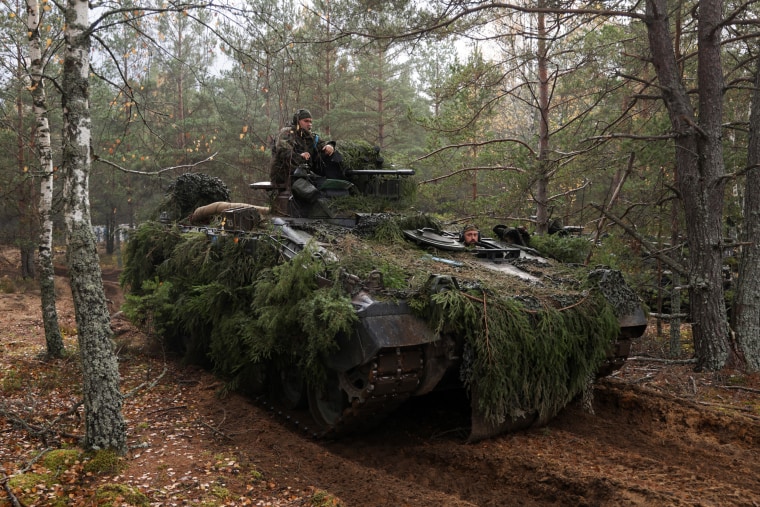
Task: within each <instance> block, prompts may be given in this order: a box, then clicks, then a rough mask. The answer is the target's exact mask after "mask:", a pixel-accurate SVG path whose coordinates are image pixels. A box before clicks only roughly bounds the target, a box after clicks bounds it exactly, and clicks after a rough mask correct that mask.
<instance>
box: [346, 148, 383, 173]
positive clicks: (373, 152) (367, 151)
mask: <svg viewBox="0 0 760 507" xmlns="http://www.w3.org/2000/svg"><path fill="white" fill-rule="evenodd" d="M337 148H338V151H339V152H340V154H341V155H343V169H345V170H352V171H358V170H363V169H382V168H383V167H384V166H386V165H388V164H387V162H386V161H385V158H384V157H383V156H382V155H380V147H379V146H373V145H371V144H370V143H368V142H365V141H341V142H340V143H338V144H337Z"/></svg>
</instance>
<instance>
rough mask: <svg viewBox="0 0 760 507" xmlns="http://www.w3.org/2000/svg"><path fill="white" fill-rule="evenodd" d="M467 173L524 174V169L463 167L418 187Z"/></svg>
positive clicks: (424, 182)
mask: <svg viewBox="0 0 760 507" xmlns="http://www.w3.org/2000/svg"><path fill="white" fill-rule="evenodd" d="M469 171H515V172H518V173H524V172H525V169H521V168H519V167H513V166H483V167H465V168H464V169H459V170H457V171H454V172H451V173H449V174H445V175H443V176H438V177H437V178H432V179H429V180H425V181H420V183H419V184H420V185H424V184H426V183H435V182H437V181H441V180H445V179H447V178H451V177H452V176H456V175H457V174H460V173H464V172H469Z"/></svg>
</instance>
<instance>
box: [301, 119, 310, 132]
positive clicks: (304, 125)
mask: <svg viewBox="0 0 760 507" xmlns="http://www.w3.org/2000/svg"><path fill="white" fill-rule="evenodd" d="M298 126H299V127H300V128H301V130H307V131H308V130H311V118H304V119H303V120H298Z"/></svg>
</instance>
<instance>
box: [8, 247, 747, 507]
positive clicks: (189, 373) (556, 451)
mask: <svg viewBox="0 0 760 507" xmlns="http://www.w3.org/2000/svg"><path fill="white" fill-rule="evenodd" d="M0 262H1V261H0ZM62 274H64V273H62ZM117 276H118V270H117V269H115V268H107V267H106V268H104V278H105V279H106V290H107V295H108V298H109V300H110V301H111V305H112V311H113V312H114V314H115V317H114V319H113V328H114V330H115V338H116V340H117V343H118V346H119V358H120V367H121V374H122V384H123V385H122V390H123V391H124V392H129V391H130V390H132V389H133V388H135V387H140V388H139V389H138V390H137V392H136V393H133V394H132V395H131V396H130V397H128V398H127V399H126V400H125V405H124V414H125V417H126V418H127V420H128V423H129V430H128V431H129V434H128V438H129V444H130V452H129V455H128V457H127V461H126V466H127V467H126V469H125V470H124V471H123V472H121V473H120V474H117V475H115V476H107V477H89V478H80V479H79V480H80V481H83V484H88V485H89V486H93V487H94V485H96V484H98V483H102V482H116V483H124V484H129V485H132V486H135V487H136V488H138V489H139V490H140V491H141V492H143V493H144V494H145V495H146V496H147V497H148V498H149V499H150V504H149V505H162V506H163V505H166V506H169V505H201V504H202V505H273V506H285V505H292V506H303V505H345V506H362V507H367V506H378V507H380V506H383V507H385V506H410V507H411V506H414V507H427V506H430V507H433V506H435V507H441V506H509V505H518V506H545V505H557V506H565V505H573V506H580V505H589V506H613V505H614V506H621V505H623V506H624V505H630V506H651V505H703V506H713V505H714V506H726V505H760V378H759V377H758V376H757V375H745V374H742V373H740V372H732V371H724V372H720V373H695V372H694V371H693V370H692V366H691V364H689V363H684V362H681V363H678V362H676V363H673V362H667V361H665V350H666V345H665V344H666V343H667V340H668V338H667V335H666V336H665V337H658V336H657V335H656V333H655V331H654V327H653V326H651V329H649V330H648V331H647V333H646V335H645V336H644V337H643V338H642V339H640V340H638V342H637V343H636V345H635V347H634V351H633V355H634V356H636V358H634V359H633V360H630V361H629V362H628V363H627V364H626V365H625V366H624V367H623V368H622V369H621V370H620V371H619V372H617V373H616V374H614V375H613V376H611V377H609V378H606V379H604V380H602V381H600V382H598V384H597V385H596V387H595V399H594V405H593V407H594V412H595V413H594V414H593V415H592V414H590V413H587V412H585V411H583V410H582V409H581V407H580V404H578V403H573V404H571V405H570V406H568V407H567V408H566V409H565V410H564V411H563V412H562V413H560V415H559V416H558V417H557V418H556V419H554V420H552V421H551V422H550V423H549V425H548V426H546V427H544V428H539V429H532V430H528V431H524V432H520V433H517V434H510V435H503V436H500V437H497V438H493V439H490V440H487V441H483V442H479V443H476V444H468V443H466V442H465V437H466V434H467V429H466V426H467V419H468V415H467V409H466V403H464V402H463V400H462V399H461V398H460V397H457V396H455V395H452V394H451V393H449V394H445V395H443V394H438V395H434V396H428V397H424V398H419V399H414V400H412V401H410V402H408V403H407V404H406V405H404V406H403V407H402V408H401V409H400V410H399V411H398V413H397V414H395V415H394V417H392V418H391V419H390V420H388V421H387V422H386V423H385V424H384V425H382V426H380V427H379V428H378V429H377V430H375V431H373V432H371V433H369V434H366V435H362V436H360V437H351V438H343V439H341V440H338V441H319V440H315V439H314V438H312V436H311V432H310V431H308V430H304V426H308V425H309V422H308V421H309V415H308V414H307V413H306V412H304V413H296V414H294V415H292V416H291V417H290V418H289V419H286V418H285V417H284V416H281V415H278V414H277V412H278V410H274V411H273V410H271V409H270V407H269V406H268V403H266V402H265V401H264V400H255V399H251V398H247V397H244V396H240V395H237V394H226V395H224V394H222V393H223V391H224V390H223V384H222V382H220V381H219V380H217V379H215V378H214V377H213V376H212V375H211V374H210V373H209V372H206V371H203V370H200V369H198V368H194V367H189V366H184V365H182V364H181V363H179V362H178V361H176V360H175V359H173V358H171V357H170V356H163V355H162V354H161V353H160V349H159V348H157V347H156V346H155V343H156V342H155V340H153V339H151V338H150V337H147V336H145V335H144V334H143V333H141V332H139V331H138V330H136V329H134V328H133V327H132V326H131V325H129V323H128V322H126V321H125V320H124V319H122V318H120V317H119V314H118V313H117V312H118V309H119V306H120V304H121V302H122V300H123V295H122V294H121V292H120V290H119V287H118V284H117V283H116V279H117ZM57 278H58V279H57V286H58V287H59V290H58V292H59V299H60V303H59V313H60V316H61V326H62V328H63V329H65V330H67V331H68V332H67V337H66V346H67V348H68V349H69V350H75V349H76V336H75V329H76V326H75V323H74V317H73V312H72V308H71V306H72V305H71V302H70V295H69V294H68V292H67V280H66V278H65V277H64V276H59V277H57ZM16 285H17V286H16V287H15V289H14V290H15V291H14V292H10V293H3V294H0V347H1V348H0V351H2V354H0V363H1V364H0V366H1V367H2V372H3V373H2V375H3V379H2V380H3V383H0V387H2V388H3V393H2V394H3V397H2V403H3V406H4V407H5V410H6V411H13V413H14V414H16V415H18V416H21V417H26V418H29V419H33V420H39V419H45V420H52V419H53V418H54V417H56V415H57V414H60V413H62V412H65V411H66V410H67V409H68V408H70V407H71V406H73V404H75V403H76V401H77V394H76V393H77V389H76V384H77V383H78V382H79V380H78V372H79V368H78V358H77V357H76V355H75V354H74V355H72V356H71V357H68V358H66V359H63V360H58V361H53V362H43V361H42V360H41V359H40V358H39V355H38V354H39V353H40V352H42V351H43V350H44V343H45V342H44V333H43V330H42V321H41V317H40V308H39V306H40V304H39V292H38V291H37V290H36V289H35V288H34V287H33V286H22V285H23V284H18V283H17V284H16ZM665 331H666V332H667V328H666V329H665ZM685 331H686V333H685V334H686V336H685V341H684V348H685V350H686V352H685V353H684V355H683V357H681V358H680V359H683V360H688V349H689V346H688V340H687V337H688V328H686V329H685ZM8 372H27V373H29V375H28V380H23V379H24V378H26V377H27V375H22V382H23V383H22V387H21V388H19V389H7V388H8V386H9V384H8V382H7V379H8V378H9V375H10V373H8ZM45 379H47V380H45ZM51 379H52V380H51ZM154 382H155V385H153V383H154ZM16 386H17V387H18V384H16ZM296 421H297V423H296ZM58 424H59V425H60V426H61V430H62V434H65V435H72V434H74V435H76V434H77V433H78V434H80V435H81V433H82V431H83V426H82V423H81V420H79V421H77V418H76V417H68V418H63V419H62V420H61V421H60V422H59V423H58ZM64 430H65V431H64ZM66 438H67V437H65V436H62V437H61V441H62V443H65V442H66V441H67V440H66ZM43 447H44V444H43V443H42V442H39V441H37V440H36V439H35V437H34V436H33V435H30V432H29V431H26V430H25V429H24V428H23V427H22V426H20V425H18V424H13V423H12V421H10V420H9V419H8V418H4V417H0V463H1V464H2V466H3V471H4V473H5V474H6V475H8V476H12V475H13V474H14V473H16V472H18V471H19V470H20V469H22V468H23V467H24V466H25V464H27V463H28V462H29V460H31V459H32V458H33V456H35V453H38V452H39V451H40V450H41V449H42V448H43ZM87 481H90V482H89V483H87ZM60 488H61V489H62V490H65V488H66V485H61V486H60ZM215 488H216V489H215ZM83 489H85V490H86V489H87V488H83ZM215 491H216V492H217V493H214V492H215ZM219 491H222V492H223V494H219V493H218V492H219ZM0 493H1V491H0ZM0 497H2V495H1V494H0ZM77 501H81V502H82V503H71V504H70V505H91V504H92V503H87V501H88V500H87V499H86V498H81V499H77ZM72 502H75V500H72ZM204 502H205V503H204ZM319 502H323V503H319ZM0 505H3V501H2V500H0ZM6 505H7V503H6ZM39 505H45V503H44V502H43V503H41V504H39ZM120 505H131V504H129V503H124V504H120Z"/></svg>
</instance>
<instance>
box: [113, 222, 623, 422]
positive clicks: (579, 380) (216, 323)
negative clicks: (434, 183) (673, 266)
mask: <svg viewBox="0 0 760 507" xmlns="http://www.w3.org/2000/svg"><path fill="white" fill-rule="evenodd" d="M437 226H438V225H437V224H436V223H435V221H432V220H430V219H429V218H428V217H425V216H423V215H420V216H416V217H411V218H404V219H401V218H399V217H398V216H394V215H387V216H386V219H385V220H382V219H379V218H378V219H376V220H375V221H374V222H373V223H371V224H369V223H368V224H365V227H364V228H363V229H360V230H359V231H358V232H360V234H353V233H347V232H346V231H345V230H344V229H340V228H337V227H335V226H330V225H328V224H320V223H319V222H315V223H314V224H313V225H312V227H311V229H310V232H311V233H312V234H313V235H314V236H315V237H316V238H317V240H318V241H319V242H320V243H322V244H323V245H325V246H327V247H328V248H329V249H330V250H331V251H332V252H334V253H335V254H336V255H337V257H338V258H339V259H340V260H339V261H327V260H324V259H317V258H314V257H313V256H312V255H311V254H310V252H309V251H304V252H302V253H301V254H299V255H298V256H297V257H296V258H295V259H294V260H292V261H291V262H288V263H285V264H280V265H278V264H277V262H278V255H277V253H276V251H275V250H274V249H273V248H271V247H270V246H267V244H266V243H265V242H254V241H251V240H250V239H248V238H246V237H240V238H233V237H231V236H217V237H216V238H215V239H214V240H213V241H212V240H211V239H210V238H209V237H207V236H205V235H202V234H183V235H181V237H179V238H177V237H176V236H175V235H174V234H173V233H172V234H169V235H167V229H165V228H162V227H159V226H157V225H156V224H146V225H143V226H141V227H140V229H139V230H138V232H137V233H136V234H135V235H134V236H133V238H132V239H131V240H130V243H129V249H128V252H127V259H126V265H127V266H126V269H125V275H127V277H126V278H125V283H126V284H128V285H129V286H131V287H133V288H134V289H133V294H132V295H129V296H128V297H127V303H126V304H125V312H126V313H127V314H128V315H130V316H131V317H132V318H133V319H134V320H136V321H137V322H138V323H142V324H148V323H150V325H151V326H152V328H153V329H154V330H156V332H157V333H161V334H163V335H164V337H165V338H166V339H169V340H173V341H174V342H175V343H182V344H183V345H184V346H185V347H186V348H187V349H188V350H189V351H192V352H193V353H194V354H195V355H196V356H197V357H201V358H202V359H204V360H206V361H208V362H210V363H211V365H213V367H214V369H215V371H216V372H217V373H218V374H220V375H221V376H223V377H225V378H227V379H229V380H230V383H229V386H230V387H236V386H238V387H239V386H241V385H242V382H243V381H244V379H246V378H248V376H249V375H250V372H251V371H252V370H255V368H257V367H258V365H260V364H262V363H264V362H266V361H270V360H273V361H275V362H276V361H277V360H278V358H282V359H284V360H289V359H290V358H292V357H299V358H300V364H301V367H302V368H303V369H304V371H305V372H306V376H307V381H308V382H310V383H319V382H321V381H322V379H323V378H324V371H323V369H322V368H323V366H322V363H321V361H320V360H319V358H320V357H321V355H322V354H326V353H330V351H332V350H334V348H335V346H336V342H335V337H336V335H338V334H340V333H345V332H348V330H349V329H350V328H351V325H352V323H353V321H354V319H355V318H356V316H355V314H354V312H353V309H352V306H351V303H350V296H351V294H350V292H351V291H355V290H358V289H359V288H361V286H362V285H363V284H364V281H366V280H369V279H370V277H371V274H373V273H377V272H379V273H381V275H382V280H383V288H381V289H380V290H377V291H375V292H373V297H375V298H377V299H382V298H388V299H391V300H395V299H399V298H406V299H407V300H408V301H409V302H410V304H411V306H412V307H413V308H414V309H415V310H416V311H417V312H418V313H419V315H420V316H422V317H423V318H426V319H427V320H428V322H429V324H430V326H431V327H432V328H433V329H435V330H436V331H439V332H441V333H452V334H455V335H458V336H463V337H464V338H465V340H466V341H465V343H466V348H465V353H466V354H465V363H464V365H463V368H462V371H461V377H462V380H463V381H464V383H465V384H466V385H468V386H470V387H471V388H472V389H473V390H474V392H475V393H476V394H477V395H478V398H477V399H478V400H480V407H479V408H480V410H481V411H482V413H483V414H484V415H485V416H486V418H488V419H489V420H491V421H493V422H497V423H498V422H501V421H503V420H505V419H507V418H515V417H519V416H521V415H523V414H525V413H538V414H539V415H540V416H541V417H542V418H548V417H551V416H552V415H554V414H555V413H556V412H557V411H558V410H559V409H560V408H561V407H563V406H564V405H565V404H566V403H567V402H568V401H569V400H570V399H572V398H573V397H574V396H575V395H577V394H578V393H579V392H580V391H581V390H582V388H583V386H584V385H585V382H586V381H587V379H588V378H589V376H591V375H592V373H593V372H594V371H595V370H596V369H597V368H598V367H599V365H600V364H601V361H602V360H603V358H604V357H605V353H606V351H607V349H608V347H609V346H610V344H611V343H612V342H613V341H614V339H615V338H616V336H617V333H618V331H619V329H618V325H617V320H616V318H615V313H614V310H613V308H612V307H611V306H610V305H609V304H608V303H607V302H606V300H605V299H604V298H603V297H600V296H599V294H600V292H599V291H597V290H596V289H594V288H593V287H594V285H593V284H592V285H588V287H589V288H587V289H582V287H583V286H585V277H586V272H585V271H583V270H579V269H577V268H575V269H573V268H569V267H566V266H562V265H555V264H549V263H542V262H534V263H533V264H532V265H531V266H530V267H531V268H532V271H533V274H534V275H536V276H538V277H539V278H540V280H539V281H538V282H528V281H524V280H519V279H517V278H515V277H512V276H500V275H498V274H496V273H495V272H490V271H488V272H486V271H484V268H483V267H482V266H479V265H478V264H476V263H475V262H474V261H473V259H472V254H471V253H467V252H463V253H446V252H441V251H430V252H426V251H425V250H423V249H420V248H417V247H415V246H413V245H412V244H411V243H409V242H407V241H405V240H404V239H402V235H401V232H400V231H401V230H402V229H407V228H417V227H434V228H435V227H437ZM380 237H382V238H383V239H382V240H379V239H378V238H380ZM175 241H176V242H175ZM157 245H158V246H159V247H158V248H156V246H157ZM431 254H432V255H431ZM441 258H446V259H449V260H454V261H456V262H458V263H460V265H458V266H454V265H451V264H447V263H443V262H440V261H439V260H438V259H441ZM149 264H152V265H153V266H155V269H153V270H151V269H149V268H148V265H149ZM345 273H351V274H352V275H356V277H358V280H360V282H359V284H358V285H356V284H354V285H351V286H348V285H346V284H344V283H343V280H344V278H342V277H344V276H345ZM431 273H437V274H444V275H446V274H449V275H452V276H455V277H456V278H457V280H459V283H460V288H461V290H449V291H446V292H441V293H437V294H429V293H427V292H426V289H427V285H426V282H427V280H428V278H429V276H430V274H431ZM318 277H322V278H326V279H328V280H333V282H334V283H333V284H332V285H330V286H328V287H322V286H320V285H319V284H318V280H317V279H318ZM597 278H605V276H603V275H599V276H597ZM608 282H609V283H602V284H601V285H602V286H607V287H608V289H607V292H604V294H608V293H611V294H612V293H614V290H612V289H611V288H613V287H614V286H615V281H614V277H609V279H608ZM596 285H599V284H598V283H597V284H596ZM611 291H612V292H611ZM613 295H614V294H613ZM622 299H625V297H622V295H621V300H622Z"/></svg>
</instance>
